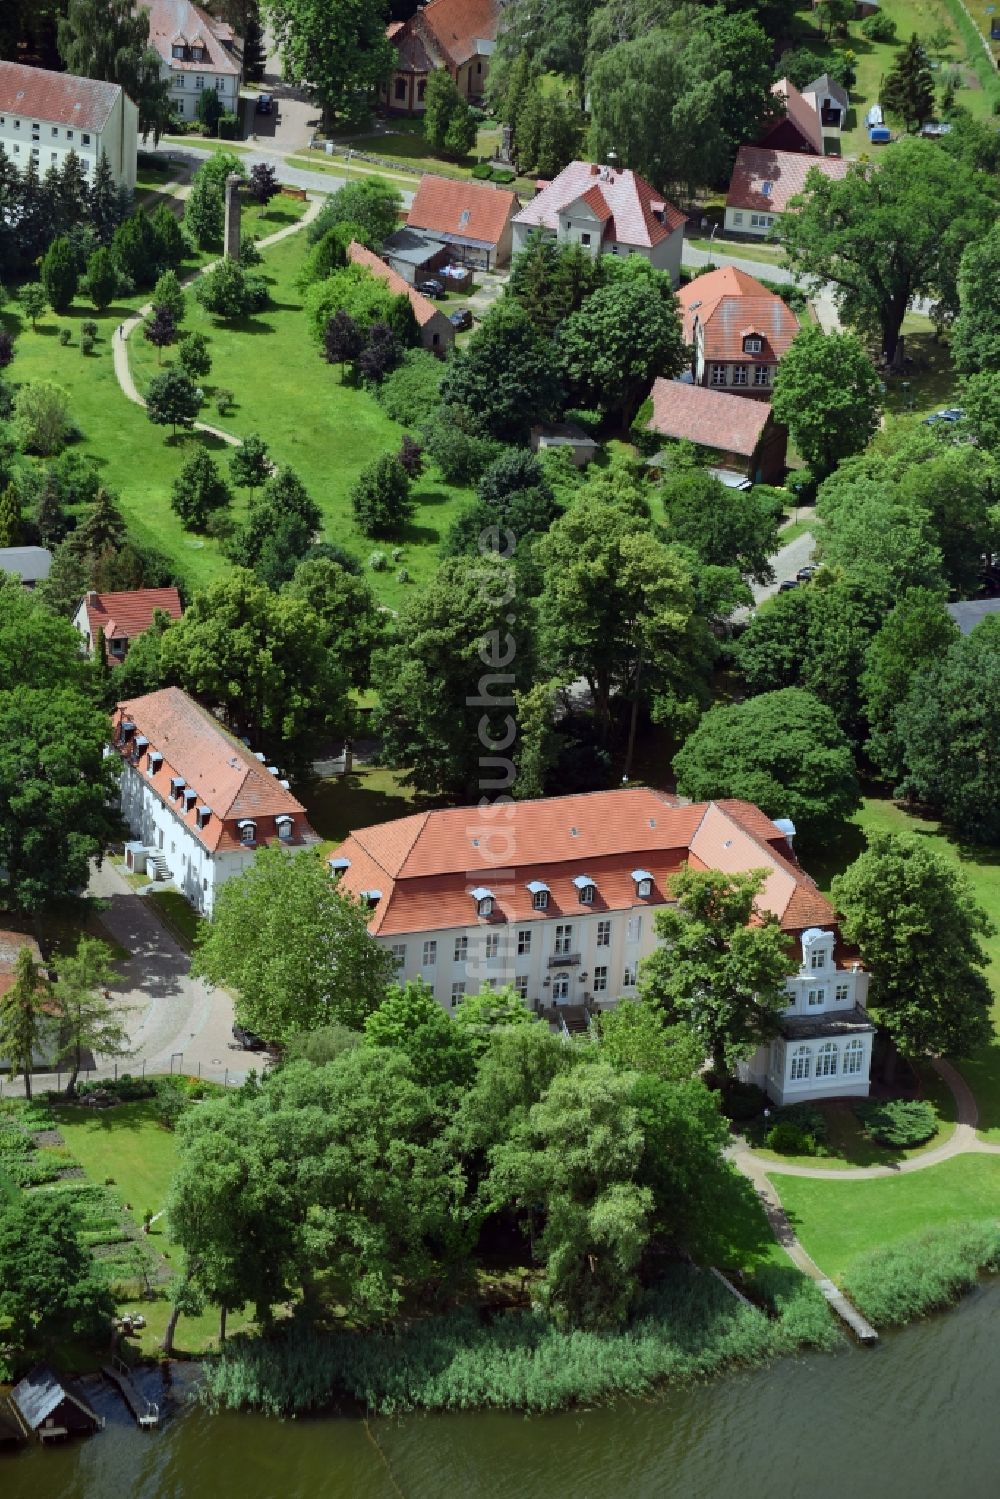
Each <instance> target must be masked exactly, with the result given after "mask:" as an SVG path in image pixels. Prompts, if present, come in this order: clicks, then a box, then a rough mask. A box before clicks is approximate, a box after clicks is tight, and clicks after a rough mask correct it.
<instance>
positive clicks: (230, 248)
mask: <svg viewBox="0 0 1000 1499" xmlns="http://www.w3.org/2000/svg"><path fill="white" fill-rule="evenodd" d="M223 244H224V245H225V247H226V250H225V253H226V259H227V260H239V258H240V179H239V177H237V175H236V173H235V172H233V173H231V174H230V176H228V177H227V178H226V234H225V238H224V240H223Z"/></svg>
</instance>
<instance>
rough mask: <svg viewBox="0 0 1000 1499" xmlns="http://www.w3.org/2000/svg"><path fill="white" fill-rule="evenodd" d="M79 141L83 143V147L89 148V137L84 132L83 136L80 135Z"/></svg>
mask: <svg viewBox="0 0 1000 1499" xmlns="http://www.w3.org/2000/svg"><path fill="white" fill-rule="evenodd" d="M80 140H81V142H82V143H83V145H85V146H89V145H90V136H89V135H87V133H86V131H85V132H84V133H83V135H81V137H80Z"/></svg>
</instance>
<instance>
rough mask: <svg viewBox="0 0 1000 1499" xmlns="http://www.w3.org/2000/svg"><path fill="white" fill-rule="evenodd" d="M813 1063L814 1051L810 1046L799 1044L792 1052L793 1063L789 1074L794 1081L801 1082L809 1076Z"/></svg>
mask: <svg viewBox="0 0 1000 1499" xmlns="http://www.w3.org/2000/svg"><path fill="white" fill-rule="evenodd" d="M811 1065H812V1052H811V1051H810V1050H809V1048H808V1046H797V1047H796V1048H795V1050H794V1051H793V1052H792V1065H791V1070H790V1071H789V1074H788V1075H789V1077H790V1078H791V1080H792V1082H793V1083H797V1082H801V1081H803V1080H804V1079H805V1078H807V1077H808V1076H809V1069H810V1067H811Z"/></svg>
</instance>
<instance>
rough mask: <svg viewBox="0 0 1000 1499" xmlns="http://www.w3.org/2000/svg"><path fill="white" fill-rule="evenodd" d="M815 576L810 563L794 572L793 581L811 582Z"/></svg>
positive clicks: (814, 570)
mask: <svg viewBox="0 0 1000 1499" xmlns="http://www.w3.org/2000/svg"><path fill="white" fill-rule="evenodd" d="M815 576H816V569H815V568H814V567H813V566H812V564H811V563H810V564H809V565H808V566H806V567H800V568H799V570H798V572H797V573H796V574H795V581H796V583H811V582H812V580H813V578H814V577H815Z"/></svg>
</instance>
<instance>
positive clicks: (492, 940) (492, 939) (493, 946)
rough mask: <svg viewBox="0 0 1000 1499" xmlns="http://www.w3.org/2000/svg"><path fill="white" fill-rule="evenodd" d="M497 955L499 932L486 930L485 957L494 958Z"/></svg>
mask: <svg viewBox="0 0 1000 1499" xmlns="http://www.w3.org/2000/svg"><path fill="white" fill-rule="evenodd" d="M499 955H500V933H499V932H487V933H486V956H487V958H496V957H499Z"/></svg>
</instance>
